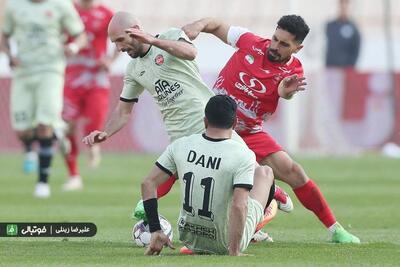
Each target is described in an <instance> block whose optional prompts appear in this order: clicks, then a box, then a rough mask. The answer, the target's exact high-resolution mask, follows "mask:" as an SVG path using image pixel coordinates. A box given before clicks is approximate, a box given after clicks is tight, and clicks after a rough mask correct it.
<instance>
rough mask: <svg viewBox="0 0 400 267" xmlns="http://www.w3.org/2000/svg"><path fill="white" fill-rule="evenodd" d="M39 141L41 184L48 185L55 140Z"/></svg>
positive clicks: (44, 139)
mask: <svg viewBox="0 0 400 267" xmlns="http://www.w3.org/2000/svg"><path fill="white" fill-rule="evenodd" d="M38 141H39V147H40V148H39V182H42V183H47V177H48V176H49V172H50V164H51V160H52V158H53V138H40V139H38Z"/></svg>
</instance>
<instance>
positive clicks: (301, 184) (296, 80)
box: [183, 15, 360, 243]
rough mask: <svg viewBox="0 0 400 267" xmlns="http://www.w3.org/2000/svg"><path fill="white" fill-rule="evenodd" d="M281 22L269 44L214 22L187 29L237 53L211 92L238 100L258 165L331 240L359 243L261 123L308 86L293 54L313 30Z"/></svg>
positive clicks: (243, 132) (295, 19) (286, 19)
mask: <svg viewBox="0 0 400 267" xmlns="http://www.w3.org/2000/svg"><path fill="white" fill-rule="evenodd" d="M277 24H278V25H277V27H276V30H275V33H274V34H273V36H272V39H271V40H270V39H265V38H262V37H260V36H257V35H255V34H253V33H251V32H250V31H248V30H247V29H244V28H241V27H234V26H230V25H228V24H226V23H223V22H221V21H218V20H216V19H212V18H205V19H201V20H199V21H196V22H194V23H191V24H188V25H186V26H184V27H183V30H184V31H185V32H186V34H187V35H188V37H189V38H190V39H192V40H193V39H195V38H196V37H197V36H198V34H199V33H200V32H207V33H211V34H213V35H215V36H216V37H218V38H219V39H221V40H222V41H223V42H225V43H227V44H229V45H231V46H233V47H234V48H236V49H237V50H236V52H235V53H234V54H233V55H232V57H231V58H230V59H229V61H228V62H227V64H226V65H225V67H224V68H223V69H222V70H221V72H220V74H219V76H218V79H217V81H216V83H215V85H214V88H213V90H214V92H215V93H216V94H226V95H229V96H231V97H232V98H233V99H234V100H235V101H236V102H237V104H238V123H237V126H236V128H235V130H236V131H237V132H238V133H239V135H240V136H241V137H242V138H243V140H244V141H245V142H246V144H247V145H248V147H249V148H250V149H251V150H253V151H254V152H255V154H256V156H257V161H258V162H259V163H260V164H262V165H268V166H270V167H271V168H272V169H273V171H274V174H275V177H276V178H277V179H280V180H281V181H283V182H285V183H287V184H289V185H290V186H291V187H292V189H293V191H294V193H295V194H296V196H297V198H298V199H299V201H300V202H301V203H302V204H303V205H304V207H306V208H307V209H309V210H311V211H312V212H314V214H315V215H316V216H317V217H318V219H319V220H320V221H321V222H322V223H323V224H324V225H325V226H326V228H327V229H328V230H329V231H330V232H331V233H332V242H335V243H359V242H360V240H359V239H358V238H357V237H356V236H354V235H352V234H350V233H349V232H347V231H346V230H345V229H344V228H343V227H342V226H341V225H340V224H339V223H338V222H337V221H336V218H335V216H334V214H333V212H332V211H331V209H330V207H329V205H328V203H327V201H326V200H325V198H324V196H323V195H322V193H321V191H320V190H319V188H318V186H317V184H316V183H315V182H314V181H313V180H311V179H310V178H309V177H308V176H307V174H306V173H305V171H304V169H303V168H302V167H301V165H300V164H298V163H296V162H295V161H293V160H292V158H291V157H290V156H289V155H288V154H287V153H286V152H285V151H284V150H283V148H282V147H281V146H280V145H279V144H278V143H277V142H276V141H275V140H274V138H273V137H272V136H270V135H269V134H268V133H266V132H264V131H263V130H262V129H263V127H262V126H263V121H265V120H266V119H268V117H269V116H271V115H272V114H273V113H274V112H275V110H276V108H277V105H278V101H279V99H280V98H285V99H290V98H291V97H292V96H293V95H294V94H295V93H297V92H298V91H302V90H304V89H305V87H304V86H305V85H306V82H305V78H304V77H303V68H302V65H301V62H300V60H299V59H297V58H296V57H294V56H293V54H295V53H297V52H298V51H300V50H301V49H302V47H303V45H302V42H303V40H304V38H305V37H306V36H307V34H308V32H309V27H308V26H307V24H306V23H305V21H304V20H303V18H301V17H300V16H296V15H287V16H283V17H282V18H280V20H279V21H278V23H277Z"/></svg>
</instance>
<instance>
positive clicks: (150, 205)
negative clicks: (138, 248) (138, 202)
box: [143, 198, 161, 233]
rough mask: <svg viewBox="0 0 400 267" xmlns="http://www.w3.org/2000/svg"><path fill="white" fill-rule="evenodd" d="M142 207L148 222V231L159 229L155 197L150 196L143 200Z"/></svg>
mask: <svg viewBox="0 0 400 267" xmlns="http://www.w3.org/2000/svg"><path fill="white" fill-rule="evenodd" d="M143 207H144V210H145V212H146V216H147V220H148V223H149V229H150V233H153V232H155V231H158V230H161V225H160V219H159V218H158V202H157V199H156V198H150V199H147V200H145V201H143Z"/></svg>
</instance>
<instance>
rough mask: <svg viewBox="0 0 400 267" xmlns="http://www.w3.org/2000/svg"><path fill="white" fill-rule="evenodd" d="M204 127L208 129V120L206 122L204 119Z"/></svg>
mask: <svg viewBox="0 0 400 267" xmlns="http://www.w3.org/2000/svg"><path fill="white" fill-rule="evenodd" d="M204 126H205V128H206V129H207V127H208V120H207V118H206V117H204Z"/></svg>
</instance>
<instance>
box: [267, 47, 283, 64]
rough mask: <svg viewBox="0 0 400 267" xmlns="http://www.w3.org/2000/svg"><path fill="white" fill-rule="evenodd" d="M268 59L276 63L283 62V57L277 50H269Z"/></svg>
mask: <svg viewBox="0 0 400 267" xmlns="http://www.w3.org/2000/svg"><path fill="white" fill-rule="evenodd" d="M267 57H268V59H269V61H271V62H276V63H280V62H282V60H281V55H279V54H278V52H276V51H275V50H271V49H270V48H268V50H267Z"/></svg>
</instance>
